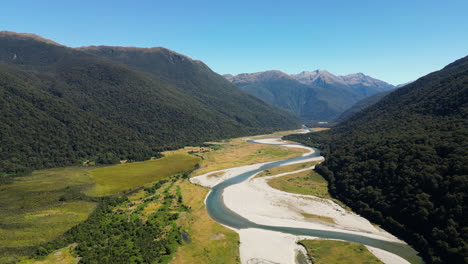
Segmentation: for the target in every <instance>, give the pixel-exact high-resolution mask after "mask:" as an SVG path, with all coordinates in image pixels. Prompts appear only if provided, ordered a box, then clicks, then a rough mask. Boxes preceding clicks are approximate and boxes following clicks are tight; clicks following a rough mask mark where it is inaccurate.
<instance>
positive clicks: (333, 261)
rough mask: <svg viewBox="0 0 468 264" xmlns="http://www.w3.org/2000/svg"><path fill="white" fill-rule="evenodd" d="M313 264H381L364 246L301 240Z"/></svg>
mask: <svg viewBox="0 0 468 264" xmlns="http://www.w3.org/2000/svg"><path fill="white" fill-rule="evenodd" d="M299 244H301V245H303V246H304V247H305V248H306V250H307V253H308V255H309V258H310V259H311V261H312V262H313V263H314V264H382V263H383V262H382V261H380V260H379V259H378V258H377V257H376V256H374V255H373V254H372V253H371V252H370V251H369V250H368V249H367V248H366V247H365V246H364V245H362V244H357V243H352V242H347V241H336V240H324V239H315V240H301V241H299Z"/></svg>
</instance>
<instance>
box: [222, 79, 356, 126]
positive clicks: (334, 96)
mask: <svg viewBox="0 0 468 264" xmlns="http://www.w3.org/2000/svg"><path fill="white" fill-rule="evenodd" d="M231 81H232V83H233V84H235V85H236V86H237V87H239V88H241V89H242V90H244V91H246V92H248V93H250V94H253V95H255V96H257V97H259V98H261V99H262V100H264V101H265V102H268V103H270V104H272V105H275V106H278V107H281V108H284V109H288V110H291V111H293V112H295V113H297V114H298V115H299V116H300V117H302V118H303V119H306V120H329V119H334V118H335V117H336V116H337V115H339V113H341V112H342V111H344V110H345V109H347V108H348V107H350V106H351V105H352V104H353V102H354V101H355V100H356V99H354V97H355V96H354V95H353V94H352V93H350V92H348V91H346V90H341V89H325V88H322V87H318V86H314V85H310V84H304V83H301V82H299V81H297V80H296V79H294V78H292V77H291V76H289V75H287V74H285V73H283V72H280V71H266V72H259V73H249V74H247V73H244V74H239V75H236V76H233V77H231ZM348 98H352V99H351V100H350V99H348Z"/></svg>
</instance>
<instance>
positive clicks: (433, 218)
mask: <svg viewBox="0 0 468 264" xmlns="http://www.w3.org/2000/svg"><path fill="white" fill-rule="evenodd" d="M288 139H291V140H295V141H300V142H303V143H306V144H309V145H312V146H318V147H320V148H321V149H322V153H323V154H324V155H325V158H326V159H325V162H324V163H322V164H321V165H319V166H317V170H318V171H319V172H320V173H321V174H322V175H324V176H325V177H326V178H327V180H328V181H329V183H330V191H331V192H332V194H333V195H335V196H336V197H337V198H338V199H340V200H341V201H343V202H345V203H346V204H347V205H349V206H350V207H352V209H353V210H355V211H356V212H358V213H360V214H363V215H364V216H365V217H367V218H369V219H371V220H372V221H374V222H376V223H377V224H382V226H383V227H384V228H386V229H388V230H389V231H391V232H392V233H395V234H397V235H398V236H401V237H402V238H404V239H405V241H407V242H409V243H410V244H411V245H412V246H414V247H415V248H416V249H417V250H418V251H419V252H420V253H421V254H422V256H423V257H424V259H425V261H426V263H467V260H468V250H467V241H468V232H467V230H468V222H467V220H468V217H467V212H468V57H465V58H462V59H460V60H457V61H455V62H453V63H451V64H449V65H448V66H446V67H445V68H443V69H441V70H440V71H437V72H433V73H431V74H428V75H426V76H424V77H422V78H420V79H418V80H416V81H414V82H412V83H410V84H407V85H404V86H403V87H401V88H399V89H397V90H395V91H394V92H392V93H390V94H388V95H387V96H385V97H384V98H383V99H381V100H380V101H378V102H377V103H375V104H373V105H372V106H369V107H367V108H366V109H364V110H363V111H361V112H359V113H357V114H355V115H353V116H351V117H350V118H348V119H346V120H345V121H344V122H342V123H340V124H338V125H337V126H335V127H334V128H332V129H331V130H329V131H326V132H321V133H315V134H307V135H306V136H304V135H297V136H291V137H289V138H288Z"/></svg>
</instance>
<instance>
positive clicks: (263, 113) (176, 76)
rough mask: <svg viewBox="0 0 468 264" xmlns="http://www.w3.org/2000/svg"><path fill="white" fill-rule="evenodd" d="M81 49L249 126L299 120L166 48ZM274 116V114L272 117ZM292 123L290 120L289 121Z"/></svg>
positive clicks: (104, 47) (203, 66)
mask: <svg viewBox="0 0 468 264" xmlns="http://www.w3.org/2000/svg"><path fill="white" fill-rule="evenodd" d="M79 50H82V51H84V52H87V53H89V54H94V55H97V56H100V57H105V58H107V59H110V60H113V61H116V62H119V63H123V64H126V65H128V66H131V67H132V68H134V69H138V70H142V71H145V72H146V73H149V74H150V75H152V76H154V77H157V78H159V79H162V80H166V81H169V82H171V83H173V84H175V85H176V86H177V88H179V89H180V90H181V91H182V92H183V93H184V94H189V95H191V96H193V97H194V98H196V99H197V100H198V101H200V102H202V103H204V104H207V105H209V107H210V109H213V110H216V111H217V112H219V113H222V114H223V115H225V116H227V117H228V118H232V119H234V120H237V121H239V122H241V123H243V124H245V125H247V126H252V127H261V126H265V125H266V123H265V121H266V122H268V124H267V125H268V126H270V127H275V126H276V124H281V123H284V122H289V124H292V123H295V122H296V121H297V119H296V117H294V116H293V115H292V114H291V113H286V112H283V111H279V110H278V109H277V108H275V107H271V106H270V105H268V104H264V103H263V102H261V101H260V100H258V99H257V98H256V97H253V96H251V95H249V94H246V93H244V92H242V91H241V90H239V89H238V88H237V87H236V86H234V85H233V84H231V83H230V82H228V81H226V79H224V78H223V77H222V76H220V75H218V74H216V73H214V72H213V71H212V70H211V69H210V68H208V66H206V65H205V64H204V63H203V62H201V61H197V60H192V59H190V58H188V57H187V56H184V55H181V54H178V53H175V52H173V51H170V50H168V49H165V48H149V49H145V48H132V47H108V46H99V47H94V46H93V47H82V48H80V49H79ZM272 113H274V115H272ZM288 119H289V120H290V121H286V120H288Z"/></svg>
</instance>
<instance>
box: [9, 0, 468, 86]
mask: <svg viewBox="0 0 468 264" xmlns="http://www.w3.org/2000/svg"><path fill="white" fill-rule="evenodd" d="M182 2H184V1H182ZM337 2H340V1H332V2H330V3H322V2H311V1H293V2H288V3H287V4H284V3H273V4H272V3H270V2H266V1H256V2H255V3H250V4H249V2H247V1H237V2H235V3H231V2H229V3H218V2H212V1H201V2H197V3H191V2H184V3H183V5H182V4H181V2H177V3H166V2H164V3H153V2H151V1H142V2H140V3H139V4H138V5H132V4H131V3H123V2H115V1H112V2H111V1H101V2H99V3H95V4H90V3H91V1H81V2H79V3H62V2H60V1H56V0H54V1H49V2H48V3H47V4H44V3H36V2H34V1H15V2H14V3H6V4H4V5H5V7H4V13H5V15H4V16H2V18H3V20H2V18H0V22H2V28H1V30H8V31H14V32H19V33H33V34H37V35H39V36H41V37H44V38H46V39H50V40H53V41H56V42H58V43H60V44H62V45H65V46H68V47H81V46H100V45H106V46H128V47H142V48H149V47H164V48H167V49H170V50H173V51H175V52H177V53H181V54H184V55H186V56H188V57H190V58H193V59H195V60H201V61H203V62H204V63H205V64H207V65H208V66H209V67H210V68H211V69H212V70H213V71H215V72H217V73H219V74H221V75H222V74H233V75H236V74H239V73H254V72H263V71H269V70H275V69H276V70H279V71H282V72H284V73H287V74H297V73H300V72H302V71H314V70H316V69H324V70H327V71H329V72H330V73H333V74H335V75H347V74H353V73H363V74H365V75H368V76H371V77H373V78H376V79H379V80H382V81H385V82H387V83H389V84H393V85H398V84H402V83H406V82H409V81H414V80H416V79H418V78H420V77H422V76H424V75H426V74H428V73H430V72H434V71H437V70H440V69H441V68H443V67H444V66H446V65H447V64H449V63H451V62H453V61H455V60H457V59H460V58H462V57H464V56H466V55H467V54H468V52H467V51H468V50H467V48H466V46H465V45H464V44H465V43H467V42H468V35H467V34H466V32H464V29H466V28H468V18H467V17H466V15H465V14H464V11H463V10H467V8H468V3H467V2H466V1H452V2H451V3H450V4H444V3H440V2H438V1H413V2H411V3H407V2H404V1H396V2H392V3H374V2H372V1H355V2H353V3H347V2H340V3H339V4H337ZM109 6H111V8H109ZM244 6H248V8H244ZM90 7H93V8H90ZM37 21H40V23H37ZM77 22H78V23H77ZM448 29H449V30H448Z"/></svg>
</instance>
